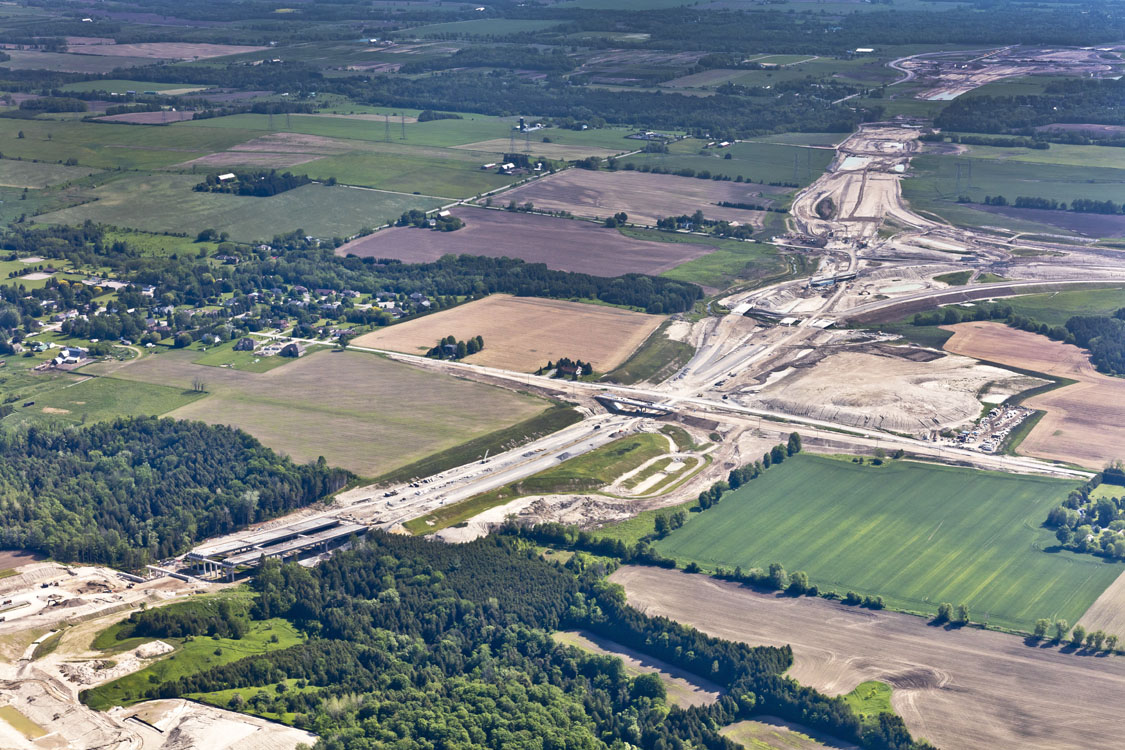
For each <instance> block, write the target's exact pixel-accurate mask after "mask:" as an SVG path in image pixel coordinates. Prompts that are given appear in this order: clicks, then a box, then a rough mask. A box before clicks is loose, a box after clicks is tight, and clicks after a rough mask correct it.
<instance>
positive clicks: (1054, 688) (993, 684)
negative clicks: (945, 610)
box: [610, 566, 1125, 750]
mask: <svg viewBox="0 0 1125 750" xmlns="http://www.w3.org/2000/svg"><path fill="white" fill-rule="evenodd" d="M610 580H612V581H614V582H615V583H619V584H621V585H623V586H624V587H625V591H626V594H627V595H628V598H629V603H630V604H632V605H633V606H634V607H638V608H640V609H641V610H643V611H646V612H647V613H648V614H650V615H657V616H659V615H664V616H667V617H671V618H673V619H676V620H678V621H680V622H682V623H685V624H688V625H693V626H695V627H697V628H699V629H700V630H702V631H704V632H706V633H708V634H710V635H713V636H717V637H720V638H729V639H733V640H740V641H744V642H746V643H749V644H752V645H775V646H781V645H785V644H790V645H791V646H792V647H793V653H794V665H793V667H792V668H791V669H790V670H789V672H788V673H787V674H788V675H789V676H791V677H793V678H794V679H796V680H798V681H799V682H801V683H802V684H804V685H809V686H811V687H815V688H817V689H819V690H823V691H825V692H827V693H829V694H832V695H838V694H842V693H846V692H849V691H850V690H852V689H853V688H855V686H856V685H858V684H859V683H861V682H863V681H865V680H881V681H883V682H888V683H891V684H892V685H896V690H895V693H894V696H893V698H892V704H893V706H894V708H895V710H896V711H898V712H899V713H900V714H901V715H902V717H903V719H904V720H905V721H906V724H907V726H908V727H909V728H910V730H911V732H912V733H914V735H915V736H916V737H921V738H924V739H927V740H929V741H930V742H932V743H934V744H935V745H937V746H938V747H940V748H942V749H943V750H970V749H971V750H977V749H978V748H985V747H987V748H1021V749H1023V750H1048V749H1049V750H1071V749H1073V750H1080V749H1081V750H1085V749H1086V748H1091V747H1113V746H1116V745H1117V744H1119V742H1120V739H1119V734H1120V721H1119V717H1118V706H1119V705H1120V703H1121V701H1122V700H1125V659H1121V658H1117V657H1096V656H1084V655H1081V654H1076V653H1069V652H1067V651H1060V650H1058V649H1057V648H1055V647H1052V646H1049V645H1047V644H1039V645H1037V646H1029V645H1028V644H1027V643H1025V641H1024V640H1023V639H1021V638H1018V637H1016V636H1011V635H1007V634H1004V633H995V632H990V631H982V630H977V629H972V628H969V629H961V630H956V629H954V630H946V629H942V628H935V627H931V626H929V625H927V624H926V621H925V620H922V619H921V618H917V617H912V616H910V615H903V614H899V613H895V612H876V611H871V610H866V609H858V608H853V607H846V606H844V605H842V604H836V603H833V602H829V601H826V600H823V599H810V598H799V599H797V598H791V597H783V596H778V595H775V594H761V593H757V592H754V591H751V590H749V589H747V588H744V587H741V586H738V585H735V584H730V583H723V582H720V581H715V580H713V579H710V578H706V577H703V576H700V575H695V576H692V575H687V574H685V573H681V572H678V571H672V570H663V569H658V568H639V567H628V566H627V567H624V568H621V569H620V570H618V571H617V572H616V573H614V574H613V575H612V576H611V578H610ZM1064 685H1065V686H1066V688H1065V689H1062V688H1061V686H1064Z"/></svg>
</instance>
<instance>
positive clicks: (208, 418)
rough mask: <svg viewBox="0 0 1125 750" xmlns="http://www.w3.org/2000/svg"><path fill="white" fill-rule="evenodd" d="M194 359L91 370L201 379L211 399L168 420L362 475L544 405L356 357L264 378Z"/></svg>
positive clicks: (286, 368)
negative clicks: (229, 429)
mask: <svg viewBox="0 0 1125 750" xmlns="http://www.w3.org/2000/svg"><path fill="white" fill-rule="evenodd" d="M197 356H199V355H198V352H189V351H182V350H181V351H171V352H167V353H163V354H157V355H150V356H146V357H143V358H141V359H139V360H131V361H128V362H124V363H106V364H101V363H99V364H96V365H93V366H91V367H90V368H88V369H89V370H93V371H94V372H93V374H99V373H100V374H111V375H112V376H113V377H115V378H121V379H124V380H135V381H142V382H146V383H160V384H163V385H170V386H173V387H180V388H184V389H185V390H186V389H189V388H190V387H191V385H192V381H193V380H195V379H196V378H198V379H200V380H202V381H203V382H204V383H205V388H206V390H207V392H208V393H209V394H210V395H209V396H208V397H206V398H202V399H199V400H197V401H194V402H192V403H191V404H189V405H188V407H181V408H179V409H176V410H175V411H173V412H170V413H169V414H168V416H171V417H177V418H180V419H198V420H201V421H204V422H209V423H211V424H228V425H232V426H235V427H240V428H242V429H244V430H246V431H247V432H249V433H250V434H251V435H253V436H254V437H256V438H258V439H259V440H261V441H262V442H263V443H265V444H266V445H268V446H269V447H271V448H273V449H275V450H278V451H281V452H283V453H286V454H288V455H289V456H292V457H293V459H294V460H296V461H315V460H316V458H317V456H324V457H325V458H326V459H328V462H329V463H330V464H333V465H335V466H342V467H344V468H345V469H350V470H351V471H353V472H355V473H357V474H359V475H361V476H377V475H379V474H382V473H385V472H387V471H390V470H391V469H395V468H397V467H399V466H403V465H405V464H408V463H411V462H412V461H416V460H418V459H420V458H423V457H425V456H428V455H430V454H432V453H436V452H438V451H442V450H445V449H447V448H452V447H454V446H456V445H459V444H461V443H463V442H466V441H468V440H471V439H473V438H476V437H479V436H481V435H486V434H488V433H489V432H493V431H495V430H498V429H501V428H503V427H507V426H508V425H510V424H514V423H515V422H519V421H521V420H524V419H528V418H530V417H532V416H534V415H535V414H537V413H538V412H540V411H542V410H543V409H544V408H546V406H547V405H546V404H545V403H544V402H543V401H540V400H538V399H535V398H532V397H530V396H523V395H520V394H516V393H512V392H510V391H506V390H502V389H499V388H494V387H492V386H486V385H481V384H479V383H472V382H469V381H466V380H461V379H458V378H453V377H450V376H447V375H441V374H437V373H431V372H427V371H425V370H419V369H416V368H414V367H411V366H409V365H404V364H400V363H397V362H391V361H389V360H387V359H385V358H383V357H378V356H374V355H371V354H364V353H360V352H330V351H320V352H314V353H312V354H309V355H307V356H305V357H302V358H301V359H299V360H296V361H294V362H289V363H287V364H285V365H283V366H281V367H275V368H273V369H271V370H269V371H267V372H263V373H253V372H245V371H238V370H231V369H225V368H221V367H208V366H205V365H197V364H194V363H193V362H192V360H193V359H194V358H195V357H197Z"/></svg>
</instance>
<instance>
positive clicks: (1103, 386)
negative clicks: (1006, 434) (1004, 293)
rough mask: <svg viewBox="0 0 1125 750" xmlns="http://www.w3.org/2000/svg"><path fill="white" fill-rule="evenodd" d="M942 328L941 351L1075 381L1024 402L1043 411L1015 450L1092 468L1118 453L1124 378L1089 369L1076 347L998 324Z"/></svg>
mask: <svg viewBox="0 0 1125 750" xmlns="http://www.w3.org/2000/svg"><path fill="white" fill-rule="evenodd" d="M947 330H951V331H953V336H952V337H951V338H950V339H949V341H947V342H946V343H945V349H946V350H947V351H951V352H956V353H958V354H964V355H967V356H970V357H978V358H980V359H986V360H988V361H990V362H998V363H1000V364H1007V365H1011V366H1013V367H1021V368H1024V369H1028V370H1035V371H1038V372H1044V373H1047V374H1048V375H1057V376H1060V377H1064V378H1070V379H1071V380H1077V381H1078V382H1077V383H1075V384H1074V385H1068V386H1066V387H1064V388H1058V389H1055V390H1053V391H1050V392H1048V393H1044V394H1042V395H1040V396H1035V397H1033V398H1030V399H1028V400H1027V401H1025V402H1024V405H1025V406H1028V407H1030V408H1032V409H1042V410H1044V411H1046V412H1047V413H1046V414H1045V415H1044V416H1043V418H1042V419H1040V420H1039V423H1038V424H1036V425H1035V427H1034V428H1033V429H1032V430H1031V432H1030V433H1029V434H1028V436H1027V437H1026V438H1024V440H1023V442H1022V443H1020V445H1019V452H1020V453H1023V454H1025V455H1028V456H1035V457H1037V458H1046V459H1051V460H1056V461H1066V462H1068V463H1075V464H1079V465H1080V466H1086V467H1089V468H1091V469H1095V470H1098V469H1101V468H1102V467H1104V466H1105V465H1106V464H1107V463H1108V462H1110V461H1114V460H1117V459H1118V458H1121V457H1122V446H1123V445H1125V379H1122V378H1113V377H1110V376H1109V375H1103V374H1102V373H1100V372H1098V371H1097V370H1095V369H1094V366H1093V365H1091V364H1090V359H1089V357H1087V355H1086V352H1085V351H1083V350H1082V349H1079V348H1078V347H1076V346H1073V345H1070V344H1062V343H1059V342H1057V341H1051V340H1050V339H1049V338H1047V337H1046V336H1040V335H1038V334H1035V333H1028V332H1027V331H1020V330H1016V329H1014V328H1009V327H1008V326H1006V325H1003V324H1002V323H987V322H980V323H961V324H959V325H956V326H949V327H948V328H947Z"/></svg>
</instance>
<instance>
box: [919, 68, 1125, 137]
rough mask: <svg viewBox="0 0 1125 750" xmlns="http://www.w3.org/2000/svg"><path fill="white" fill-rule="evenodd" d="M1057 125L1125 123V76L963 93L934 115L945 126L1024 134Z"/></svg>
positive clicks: (946, 128) (944, 128) (955, 128)
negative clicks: (1016, 91)
mask: <svg viewBox="0 0 1125 750" xmlns="http://www.w3.org/2000/svg"><path fill="white" fill-rule="evenodd" d="M1052 123H1091V124H1098V125H1125V80H1112V79H1104V80H1081V79H1073V78H1068V79H1066V80H1065V81H1057V82H1053V83H1050V84H1048V85H1047V86H1046V89H1045V91H1044V93H1043V94H1041V95H1026V96H969V97H966V96H962V97H958V98H956V99H954V100H953V101H952V102H950V104H949V105H948V106H946V107H945V109H943V110H942V111H941V113H940V114H939V115H938V116H937V117H936V118H934V125H935V126H936V127H939V128H942V129H943V130H967V131H970V132H976V133H1021V134H1027V135H1030V134H1031V133H1032V132H1033V130H1034V128H1037V127H1039V126H1042V125H1050V124H1052Z"/></svg>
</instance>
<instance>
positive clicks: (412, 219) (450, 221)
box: [395, 208, 465, 232]
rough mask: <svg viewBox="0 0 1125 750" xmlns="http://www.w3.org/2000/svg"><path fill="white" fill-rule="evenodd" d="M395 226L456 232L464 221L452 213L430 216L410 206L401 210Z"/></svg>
mask: <svg viewBox="0 0 1125 750" xmlns="http://www.w3.org/2000/svg"><path fill="white" fill-rule="evenodd" d="M395 226H396V227H417V228H419V229H433V230H434V231H437V232H456V231H457V230H458V229H460V228H461V227H463V226H465V222H464V221H462V220H461V219H459V218H458V217H456V216H453V215H452V214H450V215H449V216H442V215H441V214H434V215H433V216H430V215H429V214H427V213H426V212H425V211H419V210H418V209H416V208H412V209H410V210H409V211H403V212H402V216H400V217H398V221H396V222H395Z"/></svg>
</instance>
